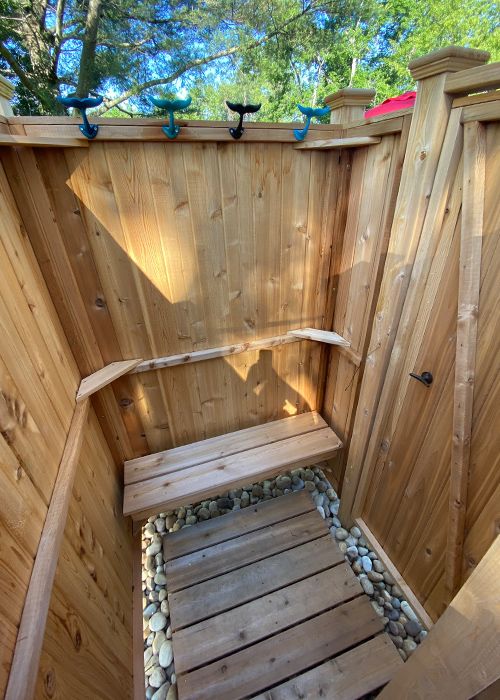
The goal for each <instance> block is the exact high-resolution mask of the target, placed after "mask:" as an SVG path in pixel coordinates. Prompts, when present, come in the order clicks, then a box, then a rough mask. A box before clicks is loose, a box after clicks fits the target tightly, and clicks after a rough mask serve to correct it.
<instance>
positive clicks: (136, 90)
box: [96, 0, 315, 116]
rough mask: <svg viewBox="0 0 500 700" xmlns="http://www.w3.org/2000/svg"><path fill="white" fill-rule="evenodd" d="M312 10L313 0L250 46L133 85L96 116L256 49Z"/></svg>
mask: <svg viewBox="0 0 500 700" xmlns="http://www.w3.org/2000/svg"><path fill="white" fill-rule="evenodd" d="M313 9H315V2H314V0H311V2H310V3H308V4H306V5H304V6H303V9H302V10H301V11H300V12H298V13H297V14H296V15H294V16H293V17H290V19H288V20H286V22H283V24H281V25H279V26H277V27H276V28H275V29H274V30H273V31H272V32H270V33H269V34H266V35H264V36H263V37H262V38H260V39H256V40H255V41H253V42H251V43H250V44H247V45H246V46H245V45H243V44H239V45H237V46H231V47H230V48H228V49H222V50H221V51H217V52H216V53H213V54H211V55H210V56H205V57H203V58H197V59H194V60H192V61H188V62H187V63H185V64H184V65H183V66H182V67H181V68H178V69H177V70H176V71H174V72H173V73H171V74H170V75H169V76H166V77H164V78H155V79H153V80H146V81H145V82H143V83H140V84H139V85H134V86H133V87H131V88H130V89H129V90H126V91H125V92H123V93H122V94H121V95H119V96H118V97H115V98H114V99H112V100H105V101H104V103H103V105H102V107H100V108H99V109H98V110H97V111H96V115H99V116H100V115H102V114H105V113H106V112H107V111H108V110H109V109H111V108H112V107H116V106H117V105H119V104H121V103H122V102H124V101H125V100H128V99H129V98H130V97H134V96H135V95H139V94H140V93H141V92H143V91H144V90H147V89H148V88H151V87H155V86H156V85H166V84H167V83H172V82H173V81H174V80H177V79H178V78H180V76H181V75H183V74H184V73H187V72H188V71H190V70H192V69H193V68H199V67H200V66H205V65H207V64H208V63H212V62H213V61H217V60H218V59H220V58H225V57H227V56H232V55H234V54H235V53H238V51H241V50H242V49H245V50H247V51H251V50H252V49H255V48H257V47H258V46H262V44H264V43H265V42H266V41H269V39H272V38H273V37H275V36H276V35H277V34H279V33H280V32H282V31H283V30H284V29H285V28H286V27H288V26H289V25H290V24H293V23H294V22H296V21H297V20H298V19H300V18H301V17H303V16H304V15H306V14H307V13H308V12H310V11H311V10H313Z"/></svg>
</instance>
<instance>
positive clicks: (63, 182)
mask: <svg viewBox="0 0 500 700" xmlns="http://www.w3.org/2000/svg"><path fill="white" fill-rule="evenodd" d="M256 153H257V155H256ZM299 156H300V153H299V152H294V151H292V149H289V152H288V151H287V155H286V157H285V156H284V155H283V154H282V148H281V144H269V145H267V146H266V145H264V144H262V148H260V145H258V144H257V145H256V144H254V145H252V148H250V147H248V146H247V145H243V147H242V146H241V145H240V146H239V147H238V148H237V149H235V148H234V146H233V145H232V144H231V147H229V148H228V147H227V146H226V145H224V147H220V146H217V145H214V144H209V145H207V144H182V145H181V144H168V145H167V146H165V145H163V144H127V145H126V146H125V145H124V144H105V145H103V144H97V143H96V144H92V146H91V148H90V149H89V152H88V153H87V152H85V153H81V152H79V151H77V150H76V149H75V151H70V150H66V151H64V152H63V151H62V150H60V151H57V150H55V149H54V150H53V149H47V150H46V152H45V153H41V152H40V153H37V154H36V158H37V162H38V166H39V170H40V173H41V176H42V178H43V182H44V186H45V188H46V190H47V193H48V196H49V199H50V208H51V210H52V212H51V216H52V218H53V219H54V220H55V223H56V225H57V227H58V229H59V232H60V233H59V235H60V238H61V240H62V242H63V244H64V248H65V250H66V254H67V256H68V259H69V262H70V264H71V272H72V274H74V276H75V278H76V282H77V285H78V288H79V292H80V294H81V297H82V298H83V301H84V305H85V312H86V314H85V315H86V318H84V317H83V314H82V317H81V318H79V319H78V323H76V322H75V327H74V332H73V334H72V335H73V336H76V337H77V338H78V337H79V336H80V337H81V336H82V334H84V333H87V335H90V334H92V335H93V336H94V337H95V345H96V347H97V351H96V352H95V353H93V354H92V353H91V352H89V353H87V357H81V356H80V357H77V360H78V361H79V365H80V368H81V370H82V373H83V374H87V373H89V370H86V371H85V370H83V367H84V366H87V367H88V366H90V367H91V370H90V371H95V369H97V368H99V366H101V365H102V364H107V363H109V362H112V361H115V360H117V359H122V358H133V357H142V358H143V359H150V358H153V357H160V356H165V355H171V354H178V353H184V352H186V353H188V352H191V351H193V350H196V349H202V348H206V347H218V346H220V345H227V344H231V343H233V342H245V341H251V340H254V339H257V338H263V337H269V336H272V335H278V334H283V333H286V331H287V330H288V329H290V328H293V327H300V326H318V325H319V324H321V323H322V320H323V313H324V308H323V307H324V303H323V301H322V299H323V297H324V294H325V292H326V285H325V289H323V288H322V286H321V285H322V284H323V281H324V280H323V277H324V276H325V272H324V270H327V265H326V262H329V261H328V260H327V261H326V262H325V259H324V251H323V248H322V240H321V237H322V235H323V234H322V231H321V221H322V216H321V212H322V208H323V206H324V205H323V203H322V197H320V196H318V195H317V194H314V196H313V195H312V194H311V197H310V199H308V197H309V195H307V194H306V197H305V200H304V195H302V199H300V197H299V195H298V194H297V192H298V191H299V189H300V190H301V191H303V189H304V187H303V178H304V175H306V176H307V173H304V172H303V169H302V171H301V172H299V171H298V166H299V165H300V164H302V166H303V161H304V159H303V158H302V156H300V158H299ZM282 157H283V158H285V159H289V160H290V163H287V164H286V167H285V166H284V165H283V164H282ZM308 158H309V156H308ZM237 160H238V161H241V162H238V163H237V162H236V161H237ZM247 161H248V162H247ZM306 162H307V163H310V160H308V159H306ZM249 163H250V167H247V168H245V164H246V165H248V164H249ZM292 166H293V167H292ZM309 167H310V166H309ZM291 170H294V171H297V173H296V175H291ZM282 172H283V173H285V172H286V173H287V178H291V184H290V187H291V189H292V190H293V191H292V192H289V191H288V190H289V188H288V187H286V188H285V187H282ZM211 173H215V176H214V177H211V176H210V174H211ZM223 173H224V178H223V177H222V174H223ZM299 175H300V177H299ZM283 177H284V175H283ZM299 184H300V188H299ZM297 198H298V199H297ZM276 201H278V202H281V207H280V206H276ZM309 219H311V221H309ZM328 255H329V248H328ZM61 259H62V258H60V260H61ZM60 264H61V265H64V264H66V265H68V263H67V262H65V261H64V262H62V263H60ZM71 272H70V271H69V270H68V268H67V267H66V270H63V271H61V272H60V274H61V276H62V277H63V278H64V277H65V276H66V275H68V274H71ZM321 295H323V296H321ZM66 296H67V300H70V299H71V295H70V294H69V293H67V295H66ZM60 303H61V302H60ZM63 303H64V302H63ZM82 345H84V346H85V343H82ZM88 345H90V346H91V345H92V342H89V343H88ZM75 352H76V354H77V355H78V354H80V355H81V354H82V353H85V352H86V348H85V347H83V349H82V348H75ZM320 352H321V349H320V348H319V347H317V346H313V344H309V343H300V342H299V343H293V344H289V345H286V346H283V347H278V348H276V349H274V350H273V351H261V352H260V353H258V352H256V351H255V352H254V351H251V352H247V353H243V354H241V355H238V356H234V357H227V358H224V359H222V360H221V359H217V360H211V361H206V362H203V363H196V364H192V365H185V366H178V367H174V368H169V369H164V370H160V371H157V372H147V373H143V374H139V375H134V376H130V377H127V378H126V379H124V380H123V381H122V382H121V383H120V384H116V385H115V387H118V386H119V387H120V389H119V391H120V395H119V396H118V397H117V398H118V400H119V404H120V409H121V412H122V416H123V417H124V422H125V425H128V426H131V427H129V429H130V430H137V431H139V430H140V431H141V432H142V435H143V437H144V438H145V445H144V451H148V452H155V451H158V450H161V449H165V448H168V447H170V446H172V445H180V444H184V443H187V442H192V441H193V440H199V439H203V438H205V437H210V436H212V435H216V434H221V433H225V432H231V431H233V430H238V429H240V428H245V427H248V426H250V425H253V424H258V423H263V422H266V421H270V420H275V419H279V418H282V417H285V416H287V415H291V414H294V413H297V412H304V411H308V410H311V409H313V408H316V405H315V402H316V392H317V385H318V382H317V376H318V371H319V360H320ZM117 390H118V389H117ZM115 393H116V392H115Z"/></svg>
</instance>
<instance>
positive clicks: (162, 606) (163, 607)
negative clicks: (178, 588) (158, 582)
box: [160, 598, 170, 616]
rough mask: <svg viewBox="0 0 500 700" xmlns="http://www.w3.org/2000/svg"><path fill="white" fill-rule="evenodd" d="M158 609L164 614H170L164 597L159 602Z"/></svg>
mask: <svg viewBox="0 0 500 700" xmlns="http://www.w3.org/2000/svg"><path fill="white" fill-rule="evenodd" d="M160 610H161V612H162V613H163V614H164V615H167V616H168V615H170V607H169V605H168V600H167V599H166V598H165V600H162V601H161V604H160Z"/></svg>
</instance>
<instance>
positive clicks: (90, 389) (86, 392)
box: [76, 358, 142, 403]
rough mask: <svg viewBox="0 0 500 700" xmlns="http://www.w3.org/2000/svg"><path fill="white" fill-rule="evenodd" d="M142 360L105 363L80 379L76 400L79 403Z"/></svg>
mask: <svg viewBox="0 0 500 700" xmlns="http://www.w3.org/2000/svg"><path fill="white" fill-rule="evenodd" d="M141 362H142V358H140V359H139V360H122V361H120V362H112V363H111V364H110V365H106V367H103V368H102V369H99V370H98V371H97V372H94V374H90V375H89V376H88V377H85V379H82V381H81V384H80V388H79V389H78V393H77V395H76V402H77V403H79V402H80V401H83V400H84V399H86V398H88V397H89V396H92V394H95V392H96V391H99V389H102V388H103V387H105V386H107V385H108V384H111V382H113V381H114V380H115V379H118V378H119V377H123V375H124V374H127V372H130V371H131V370H132V369H134V368H135V367H137V365H138V364H140V363H141Z"/></svg>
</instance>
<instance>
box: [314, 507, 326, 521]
mask: <svg viewBox="0 0 500 700" xmlns="http://www.w3.org/2000/svg"><path fill="white" fill-rule="evenodd" d="M316 510H317V511H318V513H319V514H320V515H321V517H322V518H323V520H324V519H325V518H326V514H325V511H324V509H323V506H316Z"/></svg>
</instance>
